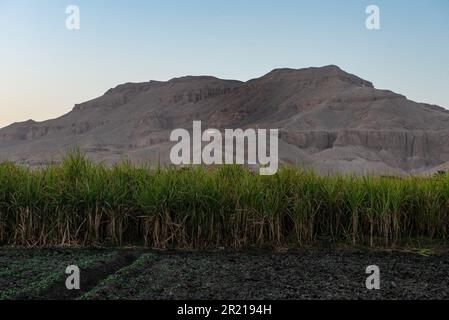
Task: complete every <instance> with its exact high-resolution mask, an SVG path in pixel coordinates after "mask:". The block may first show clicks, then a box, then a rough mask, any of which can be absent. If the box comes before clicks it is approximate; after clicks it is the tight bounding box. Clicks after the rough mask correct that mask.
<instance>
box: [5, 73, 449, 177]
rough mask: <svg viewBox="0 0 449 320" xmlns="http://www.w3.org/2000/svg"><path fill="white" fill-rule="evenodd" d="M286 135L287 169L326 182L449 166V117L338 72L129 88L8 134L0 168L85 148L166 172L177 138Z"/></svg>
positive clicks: (100, 156)
mask: <svg viewBox="0 0 449 320" xmlns="http://www.w3.org/2000/svg"><path fill="white" fill-rule="evenodd" d="M194 120H201V121H202V122H203V126H204V127H205V128H218V129H224V128H267V129H269V128H279V129H280V138H281V141H280V143H279V153H280V157H281V160H282V161H283V162H286V163H291V164H298V165H303V166H306V167H312V168H314V169H316V170H317V171H319V172H321V173H327V172H354V173H359V174H360V173H366V172H370V173H376V174H409V173H420V172H425V171H428V170H430V171H431V170H435V169H436V168H439V167H441V166H443V167H444V166H445V164H446V163H449V140H448V138H449V111H447V110H446V109H444V108H441V107H438V106H433V105H427V104H422V103H416V102H413V101H410V100H407V98H406V97H404V96H403V95H400V94H396V93H393V92H391V91H385V90H378V89H375V88H374V86H373V84H372V83H371V82H369V81H366V80H363V79H361V78H359V77H357V76H355V75H352V74H349V73H347V72H344V71H343V70H341V69H340V68H338V67H337V66H326V67H321V68H307V69H299V70H294V69H277V70H274V71H272V72H270V73H268V74H267V75H265V76H263V77H261V78H258V79H253V80H250V81H247V82H240V81H234V80H221V79H217V78H214V77H207V76H200V77H192V76H188V77H182V78H176V79H172V80H170V81H167V82H159V81H150V82H146V83H127V84H123V85H119V86H117V87H116V88H113V89H110V90H109V91H107V92H106V93H105V94H104V95H103V96H101V97H99V98H96V99H94V100H91V101H88V102H85V103H81V104H79V105H75V107H74V108H73V110H72V111H71V112H69V113H67V114H66V115H63V116H62V117H60V118H57V119H53V120H48V121H44V122H39V123H38V122H34V121H32V120H29V121H26V122H22V123H15V124H12V125H10V126H9V127H6V128H3V129H1V130H0V160H6V159H8V160H12V161H15V162H18V163H25V164H29V165H38V164H41V163H45V162H48V161H58V160H59V159H60V158H61V157H62V156H63V155H64V153H65V152H66V151H67V150H68V148H69V147H70V146H73V145H78V146H79V147H80V148H81V149H82V150H83V151H84V152H86V153H87V155H88V156H89V157H91V158H92V159H94V160H96V161H104V162H106V163H109V164H110V163H114V162H117V161H119V160H121V159H129V160H131V161H134V162H144V161H145V162H149V163H167V162H168V155H169V150H170V148H171V146H172V145H173V143H171V142H169V137H170V133H171V131H172V130H173V129H176V128H186V129H188V128H191V127H192V122H193V121H194Z"/></svg>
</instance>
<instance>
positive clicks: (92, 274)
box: [19, 251, 139, 300]
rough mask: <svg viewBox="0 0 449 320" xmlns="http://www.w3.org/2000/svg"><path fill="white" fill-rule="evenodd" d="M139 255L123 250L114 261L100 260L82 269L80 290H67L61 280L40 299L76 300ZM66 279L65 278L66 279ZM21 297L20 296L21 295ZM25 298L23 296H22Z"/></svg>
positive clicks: (41, 295)
mask: <svg viewBox="0 0 449 320" xmlns="http://www.w3.org/2000/svg"><path fill="white" fill-rule="evenodd" d="M138 256H139V253H138V252H137V251H123V252H120V254H119V256H118V257H117V258H116V259H114V260H112V261H99V262H98V263H97V264H96V265H94V266H92V267H89V268H85V269H80V290H67V288H66V286H65V281H60V282H59V283H57V284H56V285H54V286H52V287H51V288H49V289H48V290H46V291H45V292H43V293H41V294H40V296H39V299H40V300H74V299H77V298H79V297H81V296H82V295H83V294H84V293H87V292H89V291H90V290H92V289H93V288H95V286H97V285H98V284H99V283H100V282H101V281H102V280H104V279H105V278H107V277H108V276H109V275H111V274H114V273H115V272H117V271H119V270H120V269H122V268H124V267H126V266H128V265H130V264H132V263H133V262H134V261H135V260H136V259H137V258H138ZM64 280H65V279H64ZM19 298H20V297H19ZM22 298H23V297H22Z"/></svg>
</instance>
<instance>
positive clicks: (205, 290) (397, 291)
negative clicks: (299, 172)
mask: <svg viewBox="0 0 449 320" xmlns="http://www.w3.org/2000/svg"><path fill="white" fill-rule="evenodd" d="M369 265H377V266H379V268H380V272H381V289H380V290H374V291H370V290H368V289H367V288H366V284H365V282H366V278H367V277H368V274H366V267H367V266H369ZM97 289H98V290H96V294H95V295H94V298H96V299H97V298H100V299H448V298H449V255H447V254H443V255H432V256H428V257H425V256H421V255H417V254H411V253H400V252H385V251H384V252H348V251H344V252H339V251H304V252H291V253H225V252H223V253H179V252H173V253H159V254H156V255H155V258H154V260H152V261H149V262H148V263H147V264H146V265H145V266H143V267H140V268H139V269H138V270H134V272H132V273H129V274H128V276H127V277H125V278H122V279H121V280H118V281H117V282H116V283H115V284H114V285H113V286H111V285H109V286H108V287H106V288H97Z"/></svg>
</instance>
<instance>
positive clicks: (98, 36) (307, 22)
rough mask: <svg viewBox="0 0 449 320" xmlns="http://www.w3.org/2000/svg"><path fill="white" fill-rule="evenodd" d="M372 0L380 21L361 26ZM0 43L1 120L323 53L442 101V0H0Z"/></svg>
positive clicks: (309, 60)
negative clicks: (75, 14) (69, 15)
mask: <svg viewBox="0 0 449 320" xmlns="http://www.w3.org/2000/svg"><path fill="white" fill-rule="evenodd" d="M70 4H75V5H78V6H79V8H80V10H81V30H79V31H69V30H67V29H66V28H65V19H66V15H65V8H66V6H67V5H70ZM370 4H375V5H378V6H379V7H380V10H381V12H380V13H381V30H378V31H369V30H367V29H366V28H365V19H366V17H367V15H366V14H365V8H366V7H367V6H368V5H370ZM0 43H1V44H0V112H1V113H0V127H2V126H5V125H7V124H9V123H11V122H15V121H23V120H27V119H30V118H31V119H34V120H44V119H48V118H52V117H56V116H59V115H62V114H64V113H66V112H67V111H69V110H71V108H72V107H73V105H74V104H75V103H79V102H82V101H86V100H89V99H91V98H94V97H97V96H99V95H101V94H103V93H104V92H105V91H106V90H107V89H109V88H111V87H113V86H116V85H117V84H120V83H123V82H140V81H148V80H151V79H154V80H168V79H170V78H172V77H176V76H182V75H200V74H202V75H204V74H207V75H215V76H217V77H221V78H232V79H240V80H248V79H251V78H255V77H259V76H261V75H263V74H265V73H267V72H269V71H270V70H272V69H274V68H278V67H290V68H302V67H308V66H322V65H328V64H336V65H339V66H340V67H341V68H343V69H344V70H346V71H348V72H351V73H354V74H357V75H359V76H361V77H362V78H365V79H367V80H370V81H372V82H373V83H374V85H375V86H376V87H378V88H387V89H391V90H393V91H396V92H398V93H402V94H405V95H406V96H407V97H409V98H410V99H413V100H417V101H420V102H428V103H435V104H439V105H442V106H445V107H448V108H449V0H427V1H420V0H394V1H391V0H369V1H364V0H344V1H336V0H321V1H317V0H126V1H125V0H68V1H66V0H0Z"/></svg>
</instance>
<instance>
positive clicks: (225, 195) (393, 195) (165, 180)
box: [0, 152, 449, 248]
mask: <svg viewBox="0 0 449 320" xmlns="http://www.w3.org/2000/svg"><path fill="white" fill-rule="evenodd" d="M448 224H449V176H448V175H442V176H438V177H427V178H424V177H407V178H388V177H369V176H366V177H355V176H332V177H322V176H317V175H315V174H314V173H313V172H308V171H301V170H299V169H297V168H293V167H283V168H281V169H280V171H279V172H278V173H277V174H276V175H274V176H259V175H256V174H254V173H252V172H250V171H248V170H246V169H245V168H243V167H239V166H223V167H217V168H212V169H205V168H188V169H175V168H172V169H170V168H168V169H150V168H146V167H144V166H142V167H135V166H133V165H132V164H130V163H121V164H118V165H116V166H113V167H106V166H104V165H101V164H93V163H91V162H90V161H88V160H87V159H86V158H85V157H83V156H82V155H81V154H80V153H79V152H76V153H72V154H70V155H68V157H67V158H66V159H65V160H64V161H63V162H62V163H61V164H60V165H49V166H47V167H43V168H39V169H29V168H26V167H21V166H17V165H14V164H12V163H8V162H4V163H1V164H0V244H2V245H20V246H52V245H84V246H94V245H111V246H123V245H145V246H148V247H155V248H169V247H177V248H206V247H232V248H244V247H248V246H293V247H298V246H304V245H313V244H317V243H318V242H320V241H327V242H332V243H348V244H353V245H357V244H364V245H365V244H368V245H372V246H375V245H377V246H379V245H381V246H388V247H389V246H393V245H395V244H398V243H401V242H404V241H409V240H412V239H418V238H426V239H429V240H438V241H446V239H447V237H448Z"/></svg>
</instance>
